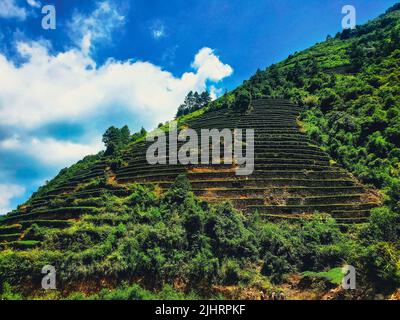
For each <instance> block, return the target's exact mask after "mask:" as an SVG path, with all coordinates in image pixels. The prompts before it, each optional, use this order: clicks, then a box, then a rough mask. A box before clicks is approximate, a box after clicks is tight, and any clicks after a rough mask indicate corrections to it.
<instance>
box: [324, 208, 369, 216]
mask: <svg viewBox="0 0 400 320" xmlns="http://www.w3.org/2000/svg"><path fill="white" fill-rule="evenodd" d="M331 215H332V216H333V217H335V218H363V217H368V216H369V215H370V210H333V211H332V212H331Z"/></svg>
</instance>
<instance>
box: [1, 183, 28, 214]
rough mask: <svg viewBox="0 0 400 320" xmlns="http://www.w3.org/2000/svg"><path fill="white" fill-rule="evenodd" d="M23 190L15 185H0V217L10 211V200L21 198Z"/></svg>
mask: <svg viewBox="0 0 400 320" xmlns="http://www.w3.org/2000/svg"><path fill="white" fill-rule="evenodd" d="M24 192H25V188H24V187H22V186H19V185H16V184H0V215H2V214H6V213H8V212H10V211H11V203H10V202H11V200H12V199H13V198H15V197H19V196H22V195H23V193H24Z"/></svg>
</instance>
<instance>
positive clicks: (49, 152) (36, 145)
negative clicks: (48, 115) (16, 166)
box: [0, 135, 102, 168]
mask: <svg viewBox="0 0 400 320" xmlns="http://www.w3.org/2000/svg"><path fill="white" fill-rule="evenodd" d="M101 147H102V146H101V141H100V139H98V140H97V141H93V142H92V143H91V144H79V143H73V142H71V141H59V140H56V139H53V138H43V139H39V138H27V139H23V138H21V137H19V136H17V135H14V136H12V137H10V138H7V139H4V140H2V141H0V150H3V151H7V152H17V153H19V154H21V155H25V156H28V157H31V158H34V159H36V160H38V161H39V162H40V163H42V164H44V165H50V166H57V167H59V168H62V167H65V166H67V165H70V164H72V163H74V162H76V161H78V160H80V159H82V158H83V157H84V156H86V155H88V154H95V153H97V152H98V151H99V150H100V149H101Z"/></svg>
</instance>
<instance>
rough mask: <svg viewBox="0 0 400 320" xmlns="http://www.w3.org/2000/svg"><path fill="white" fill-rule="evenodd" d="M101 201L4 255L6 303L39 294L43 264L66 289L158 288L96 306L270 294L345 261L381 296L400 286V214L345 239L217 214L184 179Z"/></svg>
mask: <svg viewBox="0 0 400 320" xmlns="http://www.w3.org/2000/svg"><path fill="white" fill-rule="evenodd" d="M104 201H105V202H108V205H106V206H105V207H104V208H103V209H102V211H101V212H99V214H98V215H96V216H88V217H87V219H86V218H84V219H82V221H80V222H77V223H75V224H74V225H73V226H71V227H69V228H66V229H64V230H59V229H47V227H40V226H38V225H35V226H34V227H33V228H32V229H31V230H32V231H31V233H32V236H33V237H37V236H40V237H41V239H43V244H42V246H41V247H40V248H36V249H32V250H28V251H13V250H4V251H2V252H0V278H1V279H2V282H3V283H5V284H7V285H5V286H3V287H4V288H3V295H5V297H6V298H7V297H13V292H14V291H12V290H11V289H10V288H14V289H15V292H21V290H22V292H23V290H24V289H25V288H26V287H28V288H30V287H31V286H33V287H35V286H37V287H39V286H40V280H41V274H40V270H41V268H42V267H43V266H44V265H46V264H51V265H54V266H55V267H56V269H57V272H58V273H57V279H58V285H59V287H61V288H66V287H68V286H69V285H71V284H74V283H75V284H79V283H81V282H91V283H93V282H94V283H96V284H95V285H94V286H95V288H98V287H99V286H100V280H101V279H107V281H108V282H109V283H111V284H112V283H115V281H117V283H121V282H122V281H123V280H126V281H132V280H133V279H136V280H140V282H141V283H142V284H143V285H144V286H145V287H147V288H152V289H153V292H150V291H147V290H145V289H143V288H141V287H139V286H131V285H128V284H126V285H123V286H122V287H120V288H119V289H117V290H116V291H112V292H111V293H110V292H109V291H102V292H100V293H98V294H97V295H95V296H93V295H92V296H90V297H89V298H91V299H103V298H104V299H108V298H110V299H111V298H112V299H152V298H159V297H160V291H159V290H161V292H163V290H164V291H165V290H167V289H168V288H169V287H168V285H171V284H173V283H180V289H179V290H178V291H176V290H174V289H168V290H170V291H169V293H168V296H169V297H175V298H180V297H183V295H186V294H191V292H192V293H193V292H197V294H198V295H200V296H204V295H205V296H208V297H209V296H210V295H212V294H213V291H212V289H211V288H212V286H213V285H242V286H254V285H255V286H256V287H258V288H260V286H261V287H264V288H265V286H267V287H269V286H270V283H272V284H274V283H280V282H281V281H282V280H284V278H285V275H286V274H289V273H298V272H303V271H325V270H329V269H331V268H334V267H337V266H341V265H342V264H344V263H350V264H353V265H357V266H359V267H360V269H359V270H360V272H361V273H362V274H363V276H364V277H365V279H367V280H368V281H367V282H368V283H373V284H376V286H377V288H380V287H382V286H383V285H384V286H385V287H386V288H388V287H394V286H396V285H399V284H400V278H399V276H400V273H399V272H400V265H399V263H398V258H399V246H398V241H399V237H400V234H399V227H398V225H399V224H398V221H399V216H398V215H397V214H394V213H392V212H390V211H389V210H386V209H376V212H374V214H373V215H372V217H371V223H370V224H369V225H368V226H367V227H364V228H362V229H361V230H355V231H352V232H350V233H349V234H348V235H346V234H344V233H342V232H340V230H339V226H338V225H337V224H336V222H335V221H334V220H333V219H332V218H330V217H329V216H320V215H316V216H315V218H314V219H312V220H305V221H303V222H300V223H298V224H288V223H282V224H273V223H267V222H262V221H261V220H260V219H259V218H258V216H257V215H255V216H252V217H245V216H243V215H242V214H241V213H239V212H238V211H236V210H235V209H234V208H233V207H232V206H231V205H230V204H229V203H224V204H221V205H217V206H211V205H209V204H208V203H205V202H203V201H200V200H198V199H197V198H196V197H195V196H194V195H193V193H192V192H191V188H190V184H189V182H188V180H187V179H186V178H185V177H184V176H179V177H178V178H177V180H176V182H175V184H174V185H173V186H172V187H171V188H170V190H169V191H167V192H166V193H164V194H163V195H161V196H156V194H155V193H154V191H152V190H150V189H147V188H145V187H143V186H134V187H133V188H132V194H131V195H129V196H127V197H126V198H122V199H121V198H118V197H113V196H105V199H104ZM106 208H107V209H106ZM103 218H104V220H102V219H103ZM101 221H102V222H101ZM259 267H260V268H259ZM259 270H260V271H259ZM27 284H29V285H27ZM166 285H167V287H166ZM10 286H11V287H10ZM163 288H164V289H163ZM166 288H167V289H166ZM154 290H156V292H158V293H154ZM193 297H197V296H195V295H194V296H193ZM71 298H74V299H78V298H82V295H74V296H72V297H71Z"/></svg>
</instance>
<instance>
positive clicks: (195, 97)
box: [176, 91, 211, 117]
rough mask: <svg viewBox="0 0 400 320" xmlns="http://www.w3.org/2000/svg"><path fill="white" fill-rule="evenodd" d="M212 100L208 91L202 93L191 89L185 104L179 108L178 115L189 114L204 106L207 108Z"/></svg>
mask: <svg viewBox="0 0 400 320" xmlns="http://www.w3.org/2000/svg"><path fill="white" fill-rule="evenodd" d="M210 102H211V96H210V94H209V92H208V91H204V92H202V93H201V94H199V93H198V92H194V93H193V91H190V92H189V93H188V94H187V95H186V97H185V101H184V102H183V104H181V105H180V106H179V108H178V112H177V113H176V116H177V117H180V116H184V115H187V114H189V113H192V112H195V111H197V110H200V109H202V108H205V107H207V106H208V105H209V103H210Z"/></svg>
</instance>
